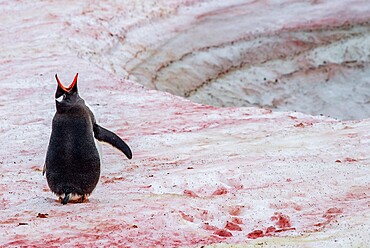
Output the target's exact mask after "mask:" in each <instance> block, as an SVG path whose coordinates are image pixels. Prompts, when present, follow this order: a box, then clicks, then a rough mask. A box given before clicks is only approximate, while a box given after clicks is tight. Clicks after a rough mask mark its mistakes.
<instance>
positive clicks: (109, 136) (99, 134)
mask: <svg viewBox="0 0 370 248" xmlns="http://www.w3.org/2000/svg"><path fill="white" fill-rule="evenodd" d="M93 130H94V137H95V138H96V139H97V140H99V141H103V142H106V143H109V144H110V145H112V146H113V147H115V148H117V149H118V150H120V151H121V152H123V153H124V154H125V155H126V157H127V158H128V159H131V158H132V152H131V149H130V147H129V146H128V145H127V144H126V143H125V142H124V141H123V140H122V139H121V138H120V137H118V135H116V134H115V133H113V132H111V131H109V130H107V129H105V128H104V127H101V126H99V125H98V124H96V123H95V124H94V127H93Z"/></svg>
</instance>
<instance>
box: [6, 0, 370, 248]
mask: <svg viewBox="0 0 370 248" xmlns="http://www.w3.org/2000/svg"><path fill="white" fill-rule="evenodd" d="M0 6H1V8H0V21H1V24H2V28H0V33H1V35H0V41H1V44H2V49H0V55H1V57H2V58H3V61H2V62H0V64H1V69H0V89H1V93H2V94H0V139H1V140H3V141H4V142H5V143H4V142H3V144H4V145H3V147H2V149H0V169H1V175H0V179H1V180H0V233H1V234H2V235H1V236H0V246H1V247H3V246H4V247H9V246H10V247H12V246H25V247H28V246H35V247H36V246H41V247H42V246H48V247H49V246H66V247H71V246H73V247H86V246H92V247H108V246H120V247H157V246H159V247H188V246H190V247H192V246H195V247H200V246H202V245H212V244H218V243H222V245H225V246H227V245H228V244H230V245H233V244H236V245H240V246H243V245H249V244H251V245H254V244H258V242H260V241H262V240H260V238H263V242H264V243H266V246H274V245H276V244H278V245H279V244H282V243H283V242H285V241H286V240H287V238H289V245H290V244H292V246H301V245H302V246H309V247H336V246H339V245H338V244H340V245H342V246H346V247H366V245H367V244H369V243H370V240H369V237H368V235H367V233H366V232H364V230H367V229H370V226H369V225H370V224H369V223H370V221H369V214H370V212H369V211H370V210H369V197H370V195H369V192H370V188H369V185H370V181H369V180H370V179H369V177H368V176H367V175H368V174H369V166H368V164H369V155H368V154H369V153H368V148H369V144H370V135H369V125H370V120H369V119H364V120H358V121H338V120H335V119H332V118H327V117H324V116H310V115H305V114H302V113H299V112H276V111H271V110H266V109H261V108H234V107H228V108H216V107H212V106H205V105H202V104H196V103H193V102H190V101H188V100H185V99H183V98H180V97H176V96H174V95H171V94H168V93H163V92H159V91H156V90H149V89H147V88H144V87H143V86H142V85H140V84H138V82H142V83H144V84H146V83H148V84H150V82H151V83H153V85H152V86H153V87H152V88H153V89H154V88H156V89H160V90H168V91H171V89H167V88H166V87H167V86H168V87H172V86H175V82H179V83H181V84H177V86H175V87H179V88H178V90H180V91H181V92H182V93H184V94H185V93H187V96H188V98H190V99H193V98H197V97H200V96H201V94H207V89H211V88H212V87H216V88H217V87H219V89H221V91H223V92H225V93H228V92H229V88H228V86H227V85H228V83H226V84H225V85H222V84H221V83H220V82H221V81H219V79H230V78H229V76H230V75H231V74H233V73H235V74H233V75H234V76H237V75H239V74H240V78H238V79H240V80H231V81H232V82H233V83H235V84H236V86H238V87H239V86H243V85H244V86H245V87H244V86H243V87H244V88H243V87H242V88H240V91H237V92H240V93H241V94H242V95H243V94H244V92H247V93H248V94H249V93H252V94H251V95H254V96H256V97H257V98H259V96H261V99H265V100H266V101H267V100H268V101H267V103H269V101H270V100H271V103H272V104H275V105H277V106H281V105H280V104H284V101H283V100H282V99H277V100H275V101H273V100H272V99H270V98H268V99H267V98H266V95H265V93H266V94H267V93H268V91H279V89H280V87H291V86H292V87H293V86H294V87H297V88H298V89H302V92H304V90H303V89H306V90H307V94H311V91H309V89H308V88H301V86H305V85H309V86H310V87H313V86H315V85H316V84H314V82H316V80H317V79H322V78H325V77H327V78H328V80H329V81H328V82H333V81H330V80H334V81H336V80H339V81H338V82H339V83H343V82H344V81H345V79H347V78H346V77H345V78H340V75H350V76H355V78H354V80H358V79H359V77H360V76H364V75H365V76H366V73H365V71H367V70H366V68H367V66H368V65H367V64H366V61H367V60H368V58H367V57H366V56H367V55H366V54H365V55H366V56H363V57H361V54H362V51H361V52H359V53H354V52H353V51H352V50H351V46H348V45H349V43H348V44H347V43H346V41H345V40H343V39H340V40H336V39H337V38H338V37H339V38H340V37H344V38H345V37H347V38H348V40H349V41H352V42H354V43H355V44H356V46H355V48H356V49H353V50H356V51H358V49H357V48H359V45H358V44H362V46H363V49H367V44H368V43H366V42H364V41H368V38H367V34H368V31H367V28H368V26H366V25H365V24H364V23H367V22H368V21H369V20H370V14H369V13H370V5H369V4H368V2H367V1H361V0H349V1H329V0H323V1H311V2H309V1H303V0H302V1H284V0H282V1H250V3H246V2H245V1H239V0H235V1H234V0H233V1H185V2H184V1H176V0H171V1H154V0H153V1H152V0H150V1H128V2H127V3H126V4H125V6H124V8H123V7H122V6H120V5H119V4H117V3H115V2H113V1H107V2H104V3H103V2H101V1H96V2H75V3H73V4H71V3H70V2H68V3H67V2H66V1H38V2H32V3H31V2H30V3H28V2H16V3H15V2H12V1H3V2H2V3H0ZM237 6H241V7H240V8H238V7H237ZM45 10H47V11H45ZM261 10H262V11H261ZM281 11H283V12H281ZM245 13H248V14H245ZM307 13H308V14H307ZM295 17H299V18H295ZM240 18H242V19H240ZM277 19H279V22H276V20H277ZM225 20H226V22H224V21H225ZM264 20H265V21H266V22H265V21H264ZM328 20H329V21H330V23H328V24H326V23H325V22H326V21H328ZM344 20H346V22H347V24H343V22H344ZM225 23H226V24H227V25H226V26H223V25H221V24H225ZM361 23H362V24H361ZM240 25H242V26H240ZM328 25H333V26H331V27H328ZM348 25H349V26H348ZM351 25H353V28H352V27H350V26H351ZM92 27H93V28H92ZM215 27H216V28H215ZM218 27H219V29H218ZM311 28H315V29H316V30H313V31H312V32H305V33H302V30H301V29H305V30H306V31H307V30H309V29H311ZM320 28H323V30H324V31H322V32H321V31H320V30H321V29H320ZM241 29H243V32H244V31H246V32H249V33H250V34H245V35H244V34H243V35H242V36H240V30H241ZM332 29H333V30H332ZM176 30H177V31H176ZM348 30H349V32H350V33H349V34H346V32H347V31H348ZM208 31H212V32H220V33H219V34H220V35H215V36H210V37H211V38H212V39H213V41H214V44H215V45H214V46H210V44H209V43H204V40H203V39H200V40H197V42H194V40H192V39H190V40H189V37H198V36H199V35H201V36H199V37H204V34H205V32H208ZM224 31H230V34H231V36H225V35H224V33H225V32H224ZM20 34H22V35H20ZM221 34H222V35H221ZM301 36H303V39H298V38H299V37H301ZM225 37H226V39H229V40H225ZM290 37H291V38H290ZM315 40H316V41H317V42H318V43H317V45H315V44H314V43H312V42H307V41H315ZM342 41H345V42H344V45H343V44H342V43H343V42H342ZM260 42H261V43H260ZM232 43H233V44H234V45H236V46H234V45H233V46H231V44H232ZM345 44H347V45H345ZM247 45H248V46H251V47H252V48H256V49H252V50H250V49H244V48H248V47H245V46H247ZM287 45H289V46H291V47H290V48H289V47H287ZM271 48H273V50H271ZM326 48H329V49H331V51H334V50H335V51H340V50H343V51H347V53H346V54H344V55H345V56H344V55H343V58H338V57H337V56H334V55H333V54H330V53H328V52H326V51H323V50H322V49H324V50H325V49H326ZM289 49H293V50H289ZM254 50H256V51H255V52H254ZM288 50H289V51H290V52H293V55H294V59H293V61H291V60H290V58H291V57H289V56H288V55H289V53H287V51H288ZM240 53H241V54H240ZM117 54H118V56H117ZM328 55H333V57H330V58H328V57H327V56H328ZM284 56H288V57H284ZM296 56H298V57H296ZM302 56H303V57H302ZM195 58H198V59H199V60H196V61H195V60H194V59H195ZM248 58H253V59H252V60H250V62H249V59H248ZM286 58H289V59H286ZM121 59H122V60H124V61H123V62H122V60H121ZM351 59H356V60H357V61H358V62H351V63H347V62H348V61H349V60H351ZM324 60H325V61H326V62H325V63H326V64H324V62H323V61H324ZM171 61H172V62H171ZM182 62H184V64H181V63H182ZM198 62H199V63H198ZM251 63H254V64H251ZM277 64H283V66H282V67H277ZM181 65H185V66H181ZM258 65H259V66H258ZM239 66H241V67H242V68H243V69H245V70H246V73H247V74H244V73H242V71H241V70H238V68H239ZM270 66H272V67H270ZM348 66H349V67H348ZM347 67H348V68H347ZM178 68H180V69H181V70H180V72H179V73H173V72H174V71H173V70H174V69H178ZM194 68H195V69H194ZM266 68H269V69H268V70H266ZM364 68H365V69H364ZM234 69H235V70H234ZM77 71H78V72H79V75H80V77H81V78H80V85H79V87H80V89H79V90H80V93H81V95H82V97H83V98H84V99H85V100H86V102H87V103H89V104H90V105H91V106H92V107H93V108H94V110H95V112H96V117H97V118H98V120H99V123H101V124H102V125H103V126H106V127H107V128H109V129H110V130H113V131H116V132H117V133H118V134H119V135H120V136H121V137H123V138H124V139H125V140H127V142H128V143H129V144H130V146H131V147H132V150H133V159H132V160H130V161H127V160H125V159H124V157H122V156H121V155H120V154H119V153H117V152H116V151H115V150H114V149H112V148H110V147H109V146H106V147H104V149H103V162H102V168H101V169H102V170H101V178H100V182H99V184H98V185H97V187H96V190H95V191H94V192H93V194H92V195H91V196H90V197H89V202H87V203H83V204H77V203H76V204H67V205H65V206H62V205H61V204H60V203H58V202H57V201H56V197H55V196H54V195H53V194H52V193H51V192H50V190H49V189H48V187H47V183H46V180H45V178H44V177H42V165H43V164H44V158H45V151H46V148H47V145H48V144H47V142H48V139H49V135H50V131H51V130H50V127H51V121H52V116H53V114H54V111H55V106H54V104H55V103H54V92H55V87H56V84H55V83H54V81H53V75H54V74H55V73H58V75H59V74H60V75H65V76H63V77H65V78H68V77H69V76H73V75H74V74H75V72H77ZM153 72H154V74H153ZM215 72H216V74H214V73H215ZM217 72H221V74H217ZM347 72H350V73H349V74H347ZM355 72H358V73H359V74H361V73H362V74H361V75H358V76H356V75H355V74H356V73H355ZM202 73H203V74H202ZM230 73H231V74H230ZM333 73H335V75H334V76H333ZM315 74H319V75H315ZM214 75H216V76H214ZM243 75H247V76H245V77H246V78H244V77H243ZM252 76H253V77H252ZM264 77H266V80H264ZM176 78H180V79H181V80H178V81H174V80H172V79H176ZM207 78H208V79H210V81H207ZM235 78H236V77H231V79H235ZM128 79H130V80H133V81H129V80H128ZM148 79H149V80H148ZM248 80H253V81H255V82H260V81H261V82H262V84H261V87H260V88H256V89H251V88H249V87H247V86H248V85H247V86H246V83H248V82H249V81H248ZM259 80H260V81H259ZM276 80H277V81H276ZM297 80H298V81H297ZM149 81H150V82H149ZM231 81H229V82H231ZM293 81H294V82H295V81H297V82H298V83H297V85H292V84H286V82H290V83H291V82H293ZM324 81H325V80H324ZM159 82H164V83H165V84H163V85H161V84H159ZM166 82H172V83H171V84H166ZM199 82H204V84H202V85H200V84H198V83H199ZM207 82H210V83H209V84H207ZM193 83H194V84H193ZM148 86H149V85H148ZM198 86H202V89H200V90H199V91H198V92H195V91H192V89H195V88H197V87H198ZM224 86H225V87H226V86H227V87H226V88H223V87H224ZM262 86H263V87H262ZM267 86H268V90H266V87H267ZM366 86H367V85H363V87H364V88H363V89H365V90H363V89H362V91H366V89H367V88H368V87H366ZM149 87H150V86H149ZM35 89H38V90H35ZM341 89H347V88H346V87H344V88H341ZM253 90H254V91H253ZM333 90H334V88H330V87H329V88H328V89H327V91H325V92H333ZM356 90H359V89H358V88H356ZM261 92H262V93H263V95H258V94H259V93H261ZM351 92H352V91H351ZM353 92H356V91H353ZM209 93H212V94H213V93H214V92H209ZM212 94H211V95H212ZM180 95H181V94H180ZM231 95H235V91H234V92H232V94H231ZM323 95H326V94H324V93H323ZM320 97H321V95H320ZM212 99H218V98H217V97H215V98H212ZM227 99H228V97H226V98H225V101H226V100H227ZM291 99H293V98H291ZM297 99H298V100H300V98H299V97H297ZM193 100H194V99H193ZM246 100H247V101H250V102H254V100H256V99H254V98H248V99H246ZM257 100H258V99H257ZM293 100H294V99H293ZM360 100H361V99H360ZM272 101H273V102H272ZM293 102H294V101H293ZM343 102H345V101H344V100H343ZM325 106H326V105H325ZM325 106H324V107H325ZM341 106H342V107H343V105H341ZM347 108H349V107H348V106H347ZM349 109H350V108H349ZM341 110H343V109H341ZM271 237H273V238H271Z"/></svg>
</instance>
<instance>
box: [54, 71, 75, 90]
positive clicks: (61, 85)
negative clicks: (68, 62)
mask: <svg viewBox="0 0 370 248" xmlns="http://www.w3.org/2000/svg"><path fill="white" fill-rule="evenodd" d="M77 77H78V73H76V76H75V78H74V79H73V82H72V83H71V85H69V86H68V87H67V88H66V87H64V85H63V84H62V83H61V82H60V80H59V78H58V75H57V74H55V78H56V80H57V82H58V85H59V87H60V88H62V90H64V91H66V92H70V91H71V90H72V88H73V87H74V86H75V84H76V83H77Z"/></svg>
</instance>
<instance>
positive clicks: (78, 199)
mask: <svg viewBox="0 0 370 248" xmlns="http://www.w3.org/2000/svg"><path fill="white" fill-rule="evenodd" d="M88 196H89V195H88V194H84V195H77V194H72V193H69V194H63V195H60V196H59V199H58V202H60V203H62V204H63V205H65V204H67V203H86V202H89V198H88Z"/></svg>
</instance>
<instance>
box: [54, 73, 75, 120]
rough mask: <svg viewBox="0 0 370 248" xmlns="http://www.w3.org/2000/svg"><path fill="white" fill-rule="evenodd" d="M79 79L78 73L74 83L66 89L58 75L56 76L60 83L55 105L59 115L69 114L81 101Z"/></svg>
mask: <svg viewBox="0 0 370 248" xmlns="http://www.w3.org/2000/svg"><path fill="white" fill-rule="evenodd" d="M77 77H78V73H76V76H75V78H74V79H73V82H72V83H71V84H70V85H69V86H68V87H67V88H66V87H64V85H63V84H62V83H61V82H60V80H59V78H58V75H57V74H55V78H56V80H57V83H58V87H57V91H56V92H55V103H56V108H57V112H58V113H66V112H68V111H69V110H70V109H71V108H72V107H73V106H74V105H75V104H76V103H77V102H78V101H79V100H80V99H81V98H80V96H79V95H78V90H77Z"/></svg>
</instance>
